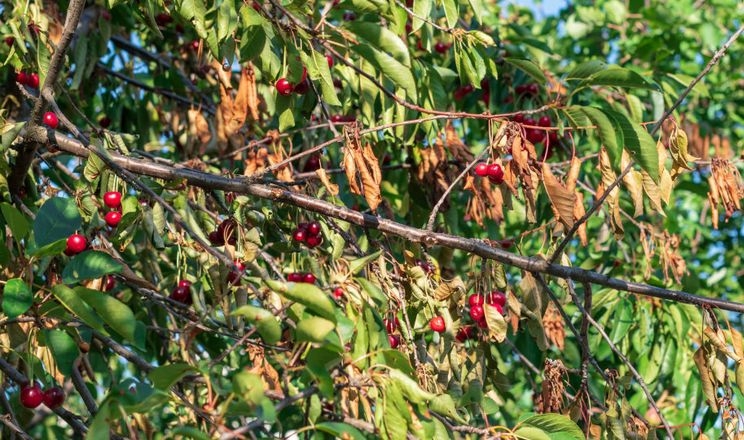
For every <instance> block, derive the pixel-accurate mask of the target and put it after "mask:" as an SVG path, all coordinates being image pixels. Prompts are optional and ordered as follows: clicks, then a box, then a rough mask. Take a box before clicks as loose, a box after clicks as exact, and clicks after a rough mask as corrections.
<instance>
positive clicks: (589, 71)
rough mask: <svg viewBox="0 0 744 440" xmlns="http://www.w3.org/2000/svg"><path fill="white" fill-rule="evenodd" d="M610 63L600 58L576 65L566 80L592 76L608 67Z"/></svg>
mask: <svg viewBox="0 0 744 440" xmlns="http://www.w3.org/2000/svg"><path fill="white" fill-rule="evenodd" d="M607 66H608V64H607V63H605V62H604V61H600V60H592V61H587V62H585V63H581V64H579V65H578V66H576V67H575V68H574V69H573V70H572V71H571V72H569V73H568V75H566V81H571V80H579V79H584V78H587V77H590V76H592V75H594V74H595V73H598V72H601V71H603V70H605V69H606V68H607Z"/></svg>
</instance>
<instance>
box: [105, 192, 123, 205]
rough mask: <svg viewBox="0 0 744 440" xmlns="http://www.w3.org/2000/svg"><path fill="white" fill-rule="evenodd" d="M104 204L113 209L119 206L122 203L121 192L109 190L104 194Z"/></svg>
mask: <svg viewBox="0 0 744 440" xmlns="http://www.w3.org/2000/svg"><path fill="white" fill-rule="evenodd" d="M103 204H104V205H106V206H108V207H109V208H111V209H114V208H118V207H119V205H121V193H120V192H119V191H108V192H107V193H106V194H104V195H103Z"/></svg>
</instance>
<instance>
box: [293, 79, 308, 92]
mask: <svg viewBox="0 0 744 440" xmlns="http://www.w3.org/2000/svg"><path fill="white" fill-rule="evenodd" d="M308 90H310V83H309V82H308V81H307V80H302V81H300V82H299V83H298V84H297V85H296V86H294V89H293V90H292V91H293V92H295V93H297V94H298V95H304V94H305V93H307V92H308Z"/></svg>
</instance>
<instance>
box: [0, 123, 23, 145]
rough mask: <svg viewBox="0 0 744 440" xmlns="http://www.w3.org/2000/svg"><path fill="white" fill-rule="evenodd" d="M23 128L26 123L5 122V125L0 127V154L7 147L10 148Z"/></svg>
mask: <svg viewBox="0 0 744 440" xmlns="http://www.w3.org/2000/svg"><path fill="white" fill-rule="evenodd" d="M25 126H26V121H23V122H16V123H11V122H8V121H6V122H5V124H4V125H3V126H2V127H0V152H4V151H5V150H7V149H8V147H10V145H11V144H12V143H13V141H15V140H16V138H17V137H18V133H20V132H21V130H22V129H23V127H25Z"/></svg>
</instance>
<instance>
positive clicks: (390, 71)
mask: <svg viewBox="0 0 744 440" xmlns="http://www.w3.org/2000/svg"><path fill="white" fill-rule="evenodd" d="M351 49H352V50H353V51H354V52H356V53H358V54H359V55H361V56H362V58H364V59H365V60H367V61H368V62H369V63H370V64H372V65H373V66H375V67H376V68H377V69H379V70H380V71H382V73H383V74H384V75H385V76H387V77H388V78H390V80H391V81H393V82H394V83H395V84H396V85H397V86H398V87H400V88H401V89H403V90H404V91H405V92H406V95H407V96H408V97H409V98H412V99H413V100H415V99H416V96H417V95H416V83H415V81H414V80H413V74H412V73H411V69H409V68H407V67H406V66H404V65H403V64H401V63H400V62H399V61H398V60H396V59H395V58H393V57H392V56H390V55H388V54H387V53H384V52H381V51H379V50H377V49H375V48H373V47H371V46H369V45H367V44H357V45H354V46H352V48H351Z"/></svg>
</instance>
